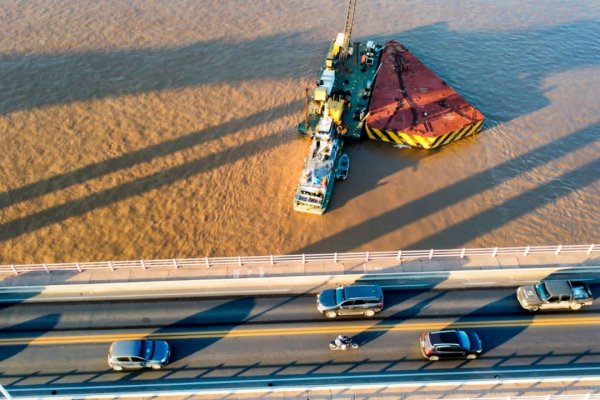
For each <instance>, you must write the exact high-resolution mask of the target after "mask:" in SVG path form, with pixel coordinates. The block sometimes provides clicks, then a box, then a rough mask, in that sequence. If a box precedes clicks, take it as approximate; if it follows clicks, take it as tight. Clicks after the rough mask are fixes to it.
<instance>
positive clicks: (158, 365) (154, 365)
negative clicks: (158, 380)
mask: <svg viewBox="0 0 600 400" xmlns="http://www.w3.org/2000/svg"><path fill="white" fill-rule="evenodd" d="M150 368H152V369H161V368H162V366H161V365H160V364H152V365H151V366H150Z"/></svg>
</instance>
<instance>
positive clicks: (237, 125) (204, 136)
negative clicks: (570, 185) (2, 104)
mask: <svg viewBox="0 0 600 400" xmlns="http://www.w3.org/2000/svg"><path fill="white" fill-rule="evenodd" d="M300 103H301V102H299V101H292V102H288V103H284V104H281V105H279V106H277V107H273V108H270V109H268V110H264V111H259V112H257V113H254V114H251V115H247V116H244V117H242V118H236V119H233V120H230V121H228V122H225V123H223V124H220V125H218V126H211V127H208V128H206V129H203V130H201V131H198V132H193V133H189V134H187V135H184V136H181V137H177V138H175V139H171V140H167V141H164V142H160V143H157V144H155V145H151V146H148V147H145V148H143V149H140V150H136V151H132V152H129V153H126V154H123V155H121V156H118V157H114V158H110V159H108V160H105V161H101V162H97V163H94V164H89V165H86V166H84V167H81V168H78V169H75V170H72V171H69V172H66V173H63V174H60V175H55V176H53V177H50V178H46V179H43V180H40V181H37V182H35V183H30V184H27V185H24V186H21V187H19V188H15V189H11V190H9V191H6V192H2V193H0V209H2V208H6V207H9V206H11V205H13V204H16V203H20V202H24V201H27V200H31V199H33V198H35V197H38V196H43V195H46V194H48V193H52V192H55V191H58V190H63V189H65V188H68V187H70V186H73V185H77V184H81V183H85V182H87V181H89V180H92V179H97V178H99V177H102V176H105V175H108V174H111V173H114V172H118V171H121V170H125V169H127V168H131V167H133V166H136V165H139V164H142V163H145V162H148V161H151V160H154V159H156V158H159V157H163V156H166V155H170V154H173V153H176V152H178V151H181V150H185V149H188V148H191V147H194V146H197V145H200V144H203V143H206V142H209V141H211V140H215V139H222V138H224V137H226V136H228V135H232V134H234V133H236V132H238V131H239V130H241V129H245V128H248V127H249V126H252V125H255V124H256V123H255V122H254V121H257V123H266V122H269V121H274V120H276V119H278V118H281V117H283V116H285V115H287V114H289V112H290V110H291V109H294V110H295V109H298V108H299V107H300Z"/></svg>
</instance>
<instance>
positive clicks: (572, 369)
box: [4, 367, 600, 393]
mask: <svg viewBox="0 0 600 400" xmlns="http://www.w3.org/2000/svg"><path fill="white" fill-rule="evenodd" d="M591 370H597V371H600V367H566V368H531V369H528V368H521V369H508V370H493V369H488V370H481V369H477V370H473V371H450V372H441V373H428V374H427V375H428V377H429V376H432V377H435V376H445V375H446V376H456V375H482V374H495V375H498V374H507V373H508V374H513V373H532V372H546V373H547V372H575V371H591ZM163 371H166V372H168V371H169V370H168V369H164V370H163ZM423 375H424V373H423V371H419V372H407V373H403V372H398V373H389V374H358V375H351V376H347V375H331V376H315V377H307V376H302V377H285V376H282V377H277V378H255V379H237V380H215V381H213V382H197V381H189V382H172V383H171V382H169V383H165V382H164V381H161V382H160V386H164V387H181V386H185V385H188V386H189V385H195V386H198V387H201V386H215V385H228V384H240V383H243V384H247V383H277V382H291V381H294V382H302V381H305V382H310V381H325V380H360V379H385V378H407V377H423ZM576 378H577V379H584V378H586V377H585V376H578V377H576ZM592 378H593V379H600V377H599V376H594V377H592ZM503 379H505V380H507V381H519V380H520V379H523V378H503ZM525 379H526V378H525ZM532 379H533V378H532ZM541 379H557V380H565V379H566V377H557V378H538V379H535V381H536V382H538V381H541ZM469 381H470V382H479V383H481V382H482V381H484V382H495V383H498V382H499V381H500V379H481V380H477V379H473V380H469ZM150 382H151V381H149V382H147V383H139V384H136V383H132V384H127V385H90V386H53V385H52V386H48V387H43V388H23V387H17V388H13V387H11V386H10V385H4V387H5V388H8V389H9V392H15V393H16V392H41V391H48V390H49V389H52V390H56V391H59V390H92V389H93V390H98V389H131V388H140V387H148V385H149V384H150ZM425 382H428V381H423V382H413V383H410V384H411V385H422V384H424V383H425ZM448 382H453V383H455V382H460V381H447V382H446V383H448ZM288 387H289V386H288ZM271 389H272V388H271Z"/></svg>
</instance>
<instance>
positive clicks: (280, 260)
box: [0, 244, 600, 275]
mask: <svg viewBox="0 0 600 400" xmlns="http://www.w3.org/2000/svg"><path fill="white" fill-rule="evenodd" d="M596 252H597V253H600V244H586V245H564V246H563V245H557V246H524V247H487V248H462V249H430V250H395V251H378V252H369V251H367V252H354V253H324V254H293V255H269V256H246V257H243V256H237V257H204V258H173V259H164V260H133V261H96V262H74V263H51V264H50V263H43V264H5V265H0V274H11V275H19V274H23V273H29V272H47V273H50V272H52V271H78V272H84V271H93V270H106V271H116V270H124V269H143V270H148V269H158V268H161V269H164V268H175V269H177V268H180V267H186V268H206V269H208V268H211V267H215V266H220V267H222V266H226V267H227V266H239V267H241V266H243V265H282V264H288V265H289V264H310V263H324V262H330V263H338V262H361V261H362V262H370V261H395V262H398V263H402V262H403V261H408V260H418V259H424V260H432V259H434V258H437V259H453V258H458V259H462V258H465V257H499V256H507V255H513V256H521V257H523V256H525V257H526V256H534V255H559V254H565V253H572V254H587V255H589V254H592V253H596Z"/></svg>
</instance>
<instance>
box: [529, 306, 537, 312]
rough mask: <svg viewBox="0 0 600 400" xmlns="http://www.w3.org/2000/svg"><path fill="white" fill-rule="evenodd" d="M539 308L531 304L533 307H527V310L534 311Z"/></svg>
mask: <svg viewBox="0 0 600 400" xmlns="http://www.w3.org/2000/svg"><path fill="white" fill-rule="evenodd" d="M539 309H540V308H539V307H538V306H533V307H529V308H528V310H529V311H531V312H536V311H538V310H539Z"/></svg>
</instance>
